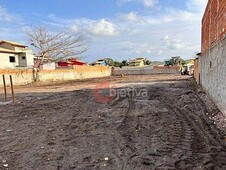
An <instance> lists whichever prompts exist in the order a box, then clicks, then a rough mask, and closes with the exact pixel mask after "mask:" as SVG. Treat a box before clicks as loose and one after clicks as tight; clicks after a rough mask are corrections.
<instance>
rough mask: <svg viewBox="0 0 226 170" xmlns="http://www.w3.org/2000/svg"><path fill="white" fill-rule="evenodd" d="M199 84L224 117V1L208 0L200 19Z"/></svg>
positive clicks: (225, 41)
mask: <svg viewBox="0 0 226 170" xmlns="http://www.w3.org/2000/svg"><path fill="white" fill-rule="evenodd" d="M199 69H200V82H201V84H202V86H203V87H204V89H205V90H206V91H207V92H208V93H209V95H210V96H211V97H212V99H213V100H214V101H215V102H216V103H217V104H218V106H219V107H220V109H221V110H222V111H223V112H224V114H225V115H226V0H209V1H208V5H207V7H206V11H205V13H204V16H203V19H202V54H201V56H200V58H199Z"/></svg>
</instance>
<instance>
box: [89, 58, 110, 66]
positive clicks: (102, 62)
mask: <svg viewBox="0 0 226 170" xmlns="http://www.w3.org/2000/svg"><path fill="white" fill-rule="evenodd" d="M90 65H92V66H107V65H108V64H107V62H106V60H103V59H101V60H97V61H95V62H93V63H91V64H90Z"/></svg>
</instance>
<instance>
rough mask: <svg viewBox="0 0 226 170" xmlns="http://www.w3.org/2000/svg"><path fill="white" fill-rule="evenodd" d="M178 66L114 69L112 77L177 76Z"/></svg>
mask: <svg viewBox="0 0 226 170" xmlns="http://www.w3.org/2000/svg"><path fill="white" fill-rule="evenodd" d="M179 69H180V67H179V66H147V67H137V68H136V67H123V68H114V70H113V75H121V74H125V75H151V74H179V73H180V72H179Z"/></svg>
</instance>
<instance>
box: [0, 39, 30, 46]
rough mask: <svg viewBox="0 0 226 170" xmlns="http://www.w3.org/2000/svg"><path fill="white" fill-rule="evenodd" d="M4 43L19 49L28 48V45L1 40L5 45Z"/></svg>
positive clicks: (0, 42)
mask: <svg viewBox="0 0 226 170" xmlns="http://www.w3.org/2000/svg"><path fill="white" fill-rule="evenodd" d="M3 43H7V44H11V45H13V46H17V47H27V46H26V45H23V44H20V43H17V42H13V41H7V40H1V41H0V44H3Z"/></svg>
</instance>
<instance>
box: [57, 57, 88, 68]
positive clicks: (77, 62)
mask: <svg viewBox="0 0 226 170" xmlns="http://www.w3.org/2000/svg"><path fill="white" fill-rule="evenodd" d="M84 65H86V63H85V62H83V61H80V60H78V59H76V58H70V59H67V60H66V61H60V62H58V67H70V66H84Z"/></svg>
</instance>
